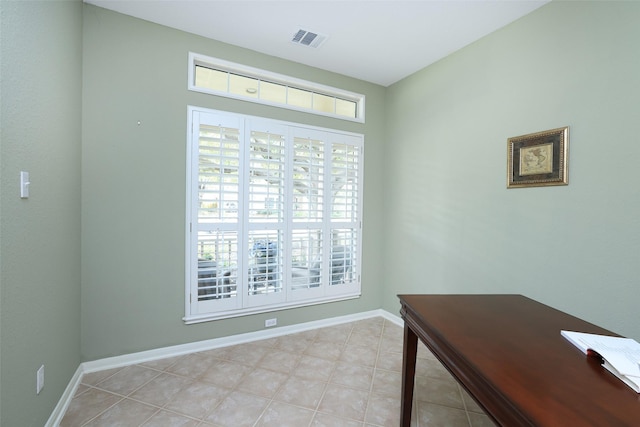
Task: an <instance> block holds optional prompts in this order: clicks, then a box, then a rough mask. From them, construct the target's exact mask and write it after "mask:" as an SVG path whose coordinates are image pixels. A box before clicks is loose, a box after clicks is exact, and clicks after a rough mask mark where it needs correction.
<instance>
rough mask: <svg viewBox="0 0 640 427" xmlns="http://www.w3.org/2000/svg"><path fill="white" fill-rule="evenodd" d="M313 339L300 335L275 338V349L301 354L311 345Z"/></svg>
mask: <svg viewBox="0 0 640 427" xmlns="http://www.w3.org/2000/svg"><path fill="white" fill-rule="evenodd" d="M313 341H314V338H307V336H305V335H302V334H292V335H284V336H281V337H278V338H276V348H279V349H280V350H284V351H288V352H291V353H297V354H302V353H304V351H305V350H306V349H307V348H309V346H310V345H311V344H313Z"/></svg>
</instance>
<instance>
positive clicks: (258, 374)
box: [238, 368, 289, 398]
mask: <svg viewBox="0 0 640 427" xmlns="http://www.w3.org/2000/svg"><path fill="white" fill-rule="evenodd" d="M288 377H289V376H288V375H287V374H283V373H282V372H275V371H270V370H268V369H262V368H256V369H254V370H253V371H251V372H249V373H248V374H247V375H246V376H245V377H244V378H243V379H242V381H240V384H238V390H240V391H244V392H247V393H251V394H256V395H258V396H262V397H266V398H271V397H273V395H274V394H276V392H277V391H278V389H279V388H280V386H282V384H284V382H285V381H286V380H287V378H288Z"/></svg>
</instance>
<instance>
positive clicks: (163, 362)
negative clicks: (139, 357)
mask: <svg viewBox="0 0 640 427" xmlns="http://www.w3.org/2000/svg"><path fill="white" fill-rule="evenodd" d="M183 357H184V356H174V357H167V358H164V359H157V360H150V361H148V362H144V363H140V365H141V366H144V367H147V368H152V369H157V370H159V371H164V370H166V369H167V368H168V367H169V366H171V365H173V364H174V363H176V362H177V361H178V360H180V359H181V358H183Z"/></svg>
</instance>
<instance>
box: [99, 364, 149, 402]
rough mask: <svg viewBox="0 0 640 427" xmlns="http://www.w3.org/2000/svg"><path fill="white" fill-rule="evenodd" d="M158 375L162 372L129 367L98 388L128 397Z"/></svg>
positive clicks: (100, 384) (102, 382)
mask: <svg viewBox="0 0 640 427" xmlns="http://www.w3.org/2000/svg"><path fill="white" fill-rule="evenodd" d="M158 375H160V372H159V371H156V370H155V369H149V368H145V367H144V366H138V365H133V366H128V367H126V368H124V369H122V370H120V371H118V372H117V373H115V374H114V375H112V376H110V377H109V378H107V379H106V380H104V381H101V382H100V383H99V384H98V385H97V387H99V388H101V389H103V390H107V391H110V392H112V393H117V394H121V395H123V396H127V395H129V394H130V393H133V392H134V391H135V390H136V389H138V388H140V387H142V386H143V385H144V384H146V383H148V382H149V381H151V380H152V379H153V378H155V377H157V376H158Z"/></svg>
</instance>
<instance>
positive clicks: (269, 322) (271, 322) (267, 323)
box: [264, 319, 278, 328]
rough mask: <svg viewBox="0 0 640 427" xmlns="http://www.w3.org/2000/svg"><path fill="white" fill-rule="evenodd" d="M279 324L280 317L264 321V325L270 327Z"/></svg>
mask: <svg viewBox="0 0 640 427" xmlns="http://www.w3.org/2000/svg"><path fill="white" fill-rule="evenodd" d="M277 324H278V319H267V320H265V321H264V327H265V328H270V327H272V326H276V325H277Z"/></svg>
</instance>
